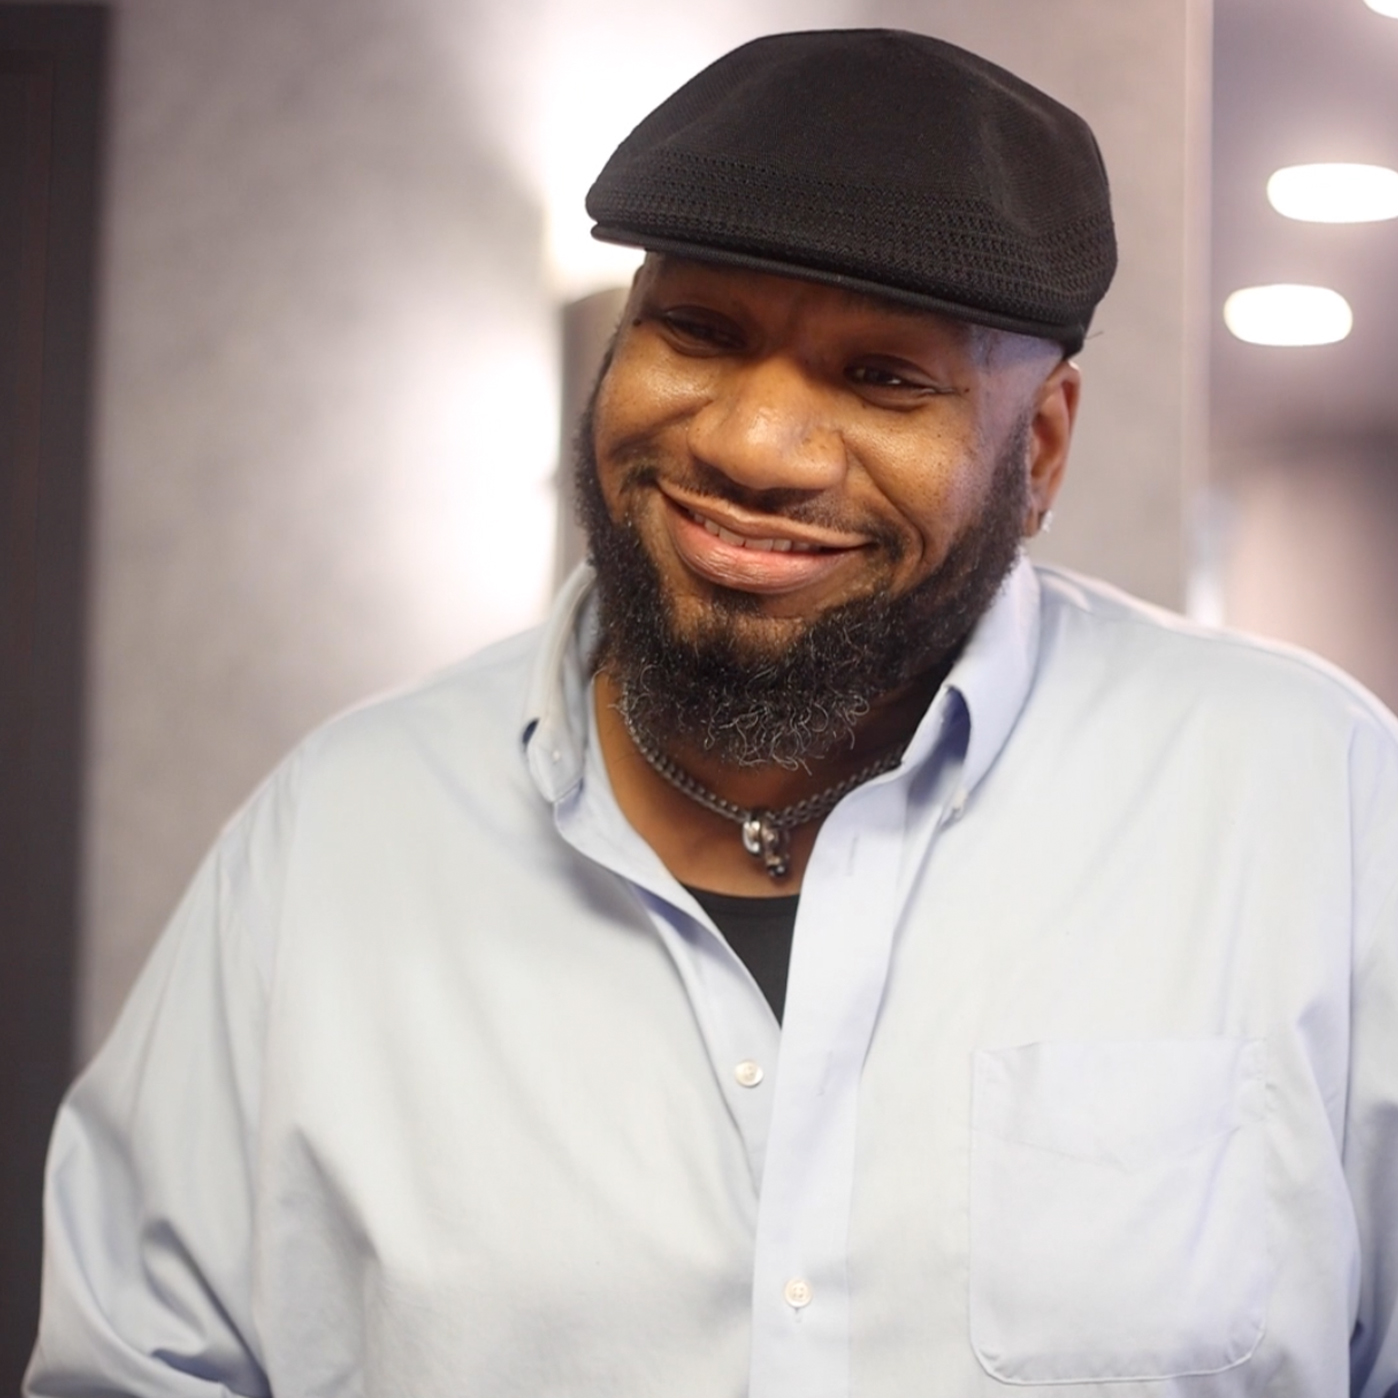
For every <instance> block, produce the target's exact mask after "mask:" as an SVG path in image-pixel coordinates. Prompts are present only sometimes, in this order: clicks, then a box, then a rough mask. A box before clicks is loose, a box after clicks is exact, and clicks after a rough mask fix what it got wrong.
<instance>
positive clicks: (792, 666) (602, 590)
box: [574, 366, 1029, 768]
mask: <svg viewBox="0 0 1398 1398" xmlns="http://www.w3.org/2000/svg"><path fill="white" fill-rule="evenodd" d="M604 372H605V366H604ZM600 382H601V380H600V378H599V380H598V383H599V385H600ZM596 402H597V390H596V388H594V390H593V393H592V398H591V401H590V402H589V403H588V406H587V409H586V410H585V412H584V413H583V416H582V420H581V422H580V424H579V427H578V435H577V439H576V443H575V452H576V477H575V481H574V487H575V491H576V500H577V507H578V514H579V517H580V519H581V521H582V525H583V528H584V530H585V531H586V534H587V539H588V556H589V559H590V561H591V563H592V566H593V568H594V569H595V570H596V573H597V594H598V609H599V622H600V631H599V641H598V645H597V650H596V653H595V654H594V656H593V660H592V663H593V666H594V668H595V669H606V670H607V672H608V673H609V674H610V675H611V676H612V678H613V680H615V682H616V683H617V684H618V686H619V687H620V688H621V690H622V692H623V693H624V695H625V696H626V704H627V709H628V712H629V716H630V718H631V721H632V722H633V723H634V724H635V726H636V728H637V729H638V730H639V731H640V732H641V733H642V734H644V735H645V736H646V737H647V738H648V739H649V740H650V741H651V742H652V743H653V744H655V745H656V746H657V747H659V748H660V749H661V750H665V749H667V748H669V747H671V745H672V744H673V743H674V742H675V741H676V740H680V741H683V742H687V743H692V744H695V745H697V746H698V747H699V748H701V749H702V750H703V751H704V752H706V753H708V754H711V755H712V756H714V757H716V758H717V759H718V760H719V761H721V762H724V763H727V764H729V765H731V766H735V767H761V766H767V765H769V764H776V765H778V766H782V767H787V768H791V767H797V766H805V765H807V763H808V762H810V761H811V760H813V759H819V758H821V757H823V756H825V755H826V754H827V753H829V752H830V751H832V750H833V749H834V748H835V747H836V746H838V745H840V744H849V743H852V742H853V739H854V734H855V729H856V727H857V726H858V724H859V721H860V720H861V719H862V718H864V716H865V715H866V714H868V712H869V709H870V706H871V704H872V703H873V701H874V700H875V699H877V698H879V697H880V696H881V695H884V694H888V693H890V692H891V691H893V690H895V689H897V688H899V687H900V686H901V685H903V684H905V683H907V681H909V680H910V679H912V678H913V677H915V676H918V675H924V674H933V675H936V676H937V677H939V678H940V676H942V675H945V673H946V672H947V671H948V670H949V669H950V668H951V665H952V663H953V661H954V660H955V659H956V656H957V654H958V652H959V651H960V650H961V648H962V646H963V645H964V644H965V642H966V638H967V637H968V636H969V635H970V633H971V630H972V628H973V627H974V626H975V624H976V622H977V621H979V620H980V618H981V616H982V614H983V613H984V612H985V610H986V608H987V607H988V606H989V605H990V604H991V602H992V601H994V599H995V596H996V593H997V592H998V591H999V589H1000V586H1001V584H1002V583H1003V582H1004V580H1005V577H1006V576H1007V574H1008V573H1009V571H1010V569H1011V568H1012V567H1013V566H1014V563H1015V560H1016V559H1017V557H1018V556H1019V549H1020V540H1021V533H1022V529H1023V522H1024V518H1025V513H1026V510H1027V508H1028V479H1027V473H1026V469H1025V461H1026V453H1027V449H1028V442H1029V419H1028V417H1027V416H1026V417H1025V418H1024V420H1023V421H1021V422H1020V424H1019V425H1018V426H1017V428H1016V429H1015V431H1013V432H1011V433H1010V436H1009V440H1008V441H1007V442H1006V443H1005V445H1004V448H1003V449H1002V451H1001V452H1000V455H999V457H998V459H997V461H996V465H995V471H994V475H993V479H992V481H991V487H990V493H989V497H988V499H987V502H986V505H985V508H984V510H983V511H982V513H981V515H980V517H979V518H978V519H977V520H976V521H975V522H974V523H973V524H972V525H971V527H970V528H969V529H967V530H966V532H965V533H964V534H962V535H961V537H960V538H958V539H957V540H956V541H955V543H954V544H953V545H952V547H951V549H950V551H949V552H948V554H947V556H946V558H945V559H944V560H943V561H942V563H941V564H940V565H939V566H938V568H937V569H936V570H935V571H934V572H933V573H932V574H931V575H930V576H929V577H927V578H925V579H923V581H922V582H920V583H918V584H917V585H916V586H915V587H913V588H911V589H910V590H909V591H907V592H905V593H903V594H902V595H894V596H891V595H889V594H888V593H887V592H886V591H884V590H882V589H880V590H877V591H875V592H874V593H873V594H871V595H868V596H863V597H855V598H852V599H850V600H849V601H847V602H843V603H840V604H839V605H837V606H834V607H831V608H830V609H829V610H828V611H824V612H822V613H820V615H819V616H817V617H815V618H814V619H813V620H811V621H809V622H806V623H804V624H803V625H801V626H800V629H799V630H797V631H796V632H795V633H794V634H792V633H791V632H790V631H786V632H784V633H783V635H782V637H781V640H780V642H779V643H772V642H770V641H769V642H767V643H766V644H763V643H762V642H761V641H755V640H754V639H753V637H752V635H751V633H752V631H753V630H754V627H753V625H752V618H753V617H754V614H755V612H756V611H757V608H756V606H755V605H754V604H755V602H756V599H754V598H752V597H750V596H748V595H747V594H745V593H742V592H738V591H729V590H727V589H723V588H719V589H716V590H715V592H714V596H713V601H712V605H711V608H710V610H709V612H708V615H707V616H706V617H705V618H704V619H703V620H702V622H701V623H700V624H699V625H698V626H697V627H695V628H693V629H691V630H688V631H686V632H684V633H681V632H680V630H679V629H678V627H677V625H676V621H675V616H674V610H673V608H672V607H671V605H670V601H669V599H668V597H667V596H666V594H665V589H664V584H663V583H662V581H661V577H660V574H659V571H658V570H657V569H656V566H655V564H654V563H653V562H652V561H651V557H650V555H649V553H647V551H646V547H645V544H644V542H643V541H642V539H641V536H640V534H639V532H638V531H637V529H636V527H635V523H634V521H633V520H632V519H631V518H630V517H629V515H628V516H626V517H623V518H622V519H621V520H620V521H618V520H614V519H613V518H612V516H611V512H610V511H609V510H608V508H607V503H606V500H605V498H604V497H603V494H602V487H601V483H600V481H599V479H598V475H597V454H596V445H595V439H594V432H593V419H594V412H595V407H596ZM656 474H657V473H656V470H655V468H654V466H652V465H648V464H646V463H645V462H638V464H637V465H635V466H633V467H632V468H631V470H630V471H629V473H628V476H627V479H626V481H625V482H624V484H623V488H622V491H621V498H622V499H626V498H627V497H628V495H629V494H632V493H633V492H634V490H635V488H636V487H638V486H644V485H645V484H646V483H647V482H649V481H653V480H655V479H656ZM706 484H708V485H709V487H710V489H711V490H712V487H713V486H714V485H717V484H718V481H717V480H713V479H711V478H710V477H706ZM712 493H715V494H719V493H721V491H716V490H715V491H713V492H712ZM744 503H751V502H750V500H749V501H745V502H744Z"/></svg>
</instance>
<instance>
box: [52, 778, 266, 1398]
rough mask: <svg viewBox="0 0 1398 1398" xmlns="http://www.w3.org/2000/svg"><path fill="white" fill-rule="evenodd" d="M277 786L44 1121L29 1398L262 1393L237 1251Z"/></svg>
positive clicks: (197, 890) (247, 1239)
mask: <svg viewBox="0 0 1398 1398" xmlns="http://www.w3.org/2000/svg"><path fill="white" fill-rule="evenodd" d="M279 785H280V783H279V782H278V781H277V780H276V779H274V780H273V782H272V783H269V784H268V786H267V787H266V788H264V790H263V791H262V792H261V793H259V795H258V796H257V797H255V798H254V800H253V802H252V803H251V804H250V806H249V807H248V808H247V810H245V811H244V813H243V814H242V816H241V817H239V819H238V820H237V821H235V822H234V824H233V825H232V826H230V828H229V830H228V831H227V832H226V833H225V835H224V837H223V838H222V839H221V840H220V842H219V844H218V845H217V846H216V848H215V849H214V851H213V852H212V853H211V854H210V855H209V857H208V858H207V859H206V860H205V862H204V864H203V866H202V867H201V869H200V870H199V872H198V874H197V875H196V877H195V879H194V882H193V884H192V886H191V887H190V889H189V891H188V893H187V894H186V895H185V897H184V899H183V901H182V903H181V904H180V907H179V908H178V910H177V911H176V913H175V916H174V918H173V919H172V921H171V923H170V925H169V927H168V928H167V929H166V931H165V933H164V936H163V937H162V938H161V940H160V942H159V943H158V944H157V947H156V949H155V951H154V953H153V955H152V957H151V959H150V961H149V963H148V964H147V966H146V968H145V970H144V971H143V972H142V974H141V976H140V978H139V979H138V981H137V984H136V987H135V989H134V990H133V992H132V994H131V997H130V999H129V1000H128V1002H127V1005H126V1007H125V1009H124V1010H123V1012H122V1015H121V1017H120V1019H119V1020H118V1023H117V1026H116V1028H115V1030H114V1031H113V1033H112V1036H111V1038H110V1039H109V1040H108V1042H107V1044H106V1045H105V1046H104V1047H103V1049H102V1050H101V1052H100V1053H99V1054H98V1055H97V1057H96V1058H95V1059H94V1061H93V1063H92V1064H91V1066H90V1067H89V1068H88V1069H87V1071H86V1072H84V1073H83V1074H82V1076H81V1077H80V1078H79V1079H78V1081H77V1082H76V1083H75V1084H74V1086H73V1088H72V1090H71V1091H70V1093H69V1094H68V1097H67V1099H66V1100H65V1102H64V1104H63V1106H62V1108H61V1109H60V1112H59V1115H58V1120H57V1123H56V1125H55V1128H54V1134H53V1140H52V1143H51V1145H50V1149H49V1160H48V1169H47V1180H46V1187H45V1198H44V1233H45V1237H44V1274H43V1291H42V1305H41V1314H40V1324H39V1336H38V1341H37V1344H36V1346H35V1350H34V1355H33V1358H32V1359H31V1361H30V1366H29V1370H28V1373H27V1375H26V1378H25V1387H24V1393H25V1394H26V1395H28V1396H29V1398H97V1395H103V1398H106V1396H107V1395H118V1394H132V1395H143V1398H158V1396H159V1398H163V1395H182V1396H183V1395H189V1398H194V1395H200V1398H209V1396H210V1395H214V1394H242V1395H249V1396H251V1395H260V1394H266V1393H268V1392H269V1391H270V1390H269V1387H268V1383H267V1379H266V1376H265V1374H264V1371H263V1366H262V1363H261V1361H260V1357H259V1346H258V1339H257V1334H256V1327H255V1324H254V1320H253V1314H252V1236H253V1211H254V1197H253V1178H254V1171H255V1164H256V1150H257V1124H258V1105H259V1093H260V1077H261V1065H262V1055H263V1047H262V1040H263V1032H264V1027H265V1022H266V1014H267V987H268V982H269V968H270V960H271V955H272V952H271V945H272V937H273V935H274V933H275V924H276V910H277V904H278V902H279V899H278V896H277V895H278V882H279V878H278V874H277V870H278V869H279V867H280V863H281V860H280V854H281V850H280V846H281V845H282V844H283V843H284V842H285V826H286V824H287V821H286V817H285V814H284V804H285V803H284V800H283V794H282V793H281V792H280V791H279V790H278V787H279Z"/></svg>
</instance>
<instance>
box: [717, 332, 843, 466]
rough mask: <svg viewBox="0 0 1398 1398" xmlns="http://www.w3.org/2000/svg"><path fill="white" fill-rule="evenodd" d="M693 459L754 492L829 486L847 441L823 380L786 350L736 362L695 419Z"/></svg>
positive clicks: (840, 463) (841, 463)
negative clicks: (833, 418) (833, 411)
mask: <svg viewBox="0 0 1398 1398" xmlns="http://www.w3.org/2000/svg"><path fill="white" fill-rule="evenodd" d="M689 448H690V451H691V452H692V453H693V454H694V456H695V457H696V458H697V459H699V460H701V461H704V462H706V463H707V464H708V465H710V466H713V467H715V468H716V469H717V470H719V471H721V472H723V474H724V475H725V476H727V477H728V478H729V479H730V480H732V481H733V482H735V483H736V484H738V485H741V486H744V487H745V488H747V489H749V490H755V491H760V490H806V491H818V490H825V489H828V488H829V487H831V486H833V485H835V484H837V483H838V482H839V481H840V480H842V479H843V477H844V474H845V443H844V438H843V436H842V435H841V433H840V430H839V426H838V424H837V423H835V422H834V421H833V420H832V418H831V416H830V403H829V399H828V396H827V394H826V393H824V392H823V391H822V387H821V385H820V384H819V383H817V382H815V381H813V379H812V378H811V377H810V376H809V375H808V373H807V372H806V371H805V370H804V369H803V367H802V366H801V365H800V364H799V363H797V362H796V361H795V360H793V359H791V358H789V357H787V356H784V355H773V356H770V357H767V358H763V359H759V360H753V361H749V362H747V363H744V364H738V365H735V366H733V367H732V368H731V369H730V370H729V371H728V372H727V373H725V374H724V376H723V378H722V379H721V380H720V382H719V384H718V386H717V388H716V390H715V392H714V396H713V397H712V398H710V399H709V401H708V402H707V403H705V404H704V406H703V407H702V408H700V409H699V411H698V412H697V413H695V415H694V416H693V417H692V418H691V419H690V423H689Z"/></svg>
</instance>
